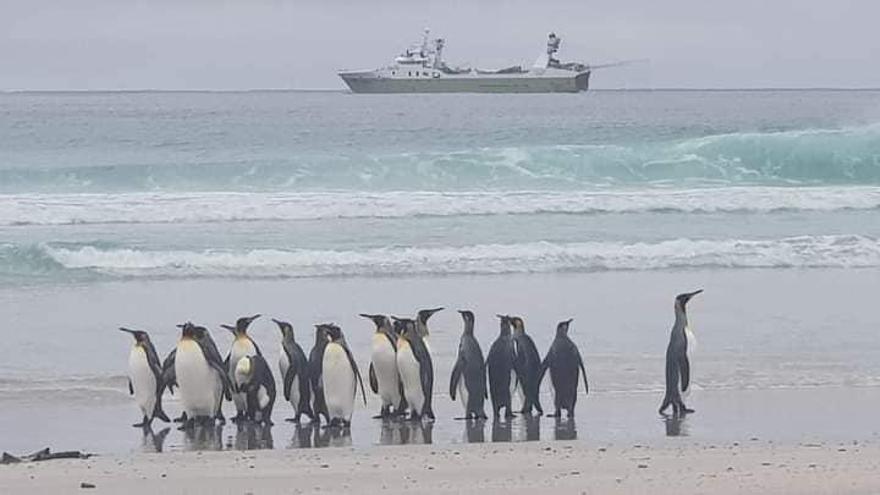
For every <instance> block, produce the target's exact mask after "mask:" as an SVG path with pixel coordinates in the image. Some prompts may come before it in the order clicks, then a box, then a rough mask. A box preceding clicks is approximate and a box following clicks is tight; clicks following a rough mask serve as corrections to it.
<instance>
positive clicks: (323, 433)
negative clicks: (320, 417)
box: [311, 425, 351, 448]
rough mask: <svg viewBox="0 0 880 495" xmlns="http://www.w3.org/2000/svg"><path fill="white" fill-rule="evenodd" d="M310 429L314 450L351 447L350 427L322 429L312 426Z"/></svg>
mask: <svg viewBox="0 0 880 495" xmlns="http://www.w3.org/2000/svg"><path fill="white" fill-rule="evenodd" d="M311 428H312V446H314V447H315V448H320V447H350V446H351V428H350V427H333V428H322V427H321V426H319V425H314V426H311Z"/></svg>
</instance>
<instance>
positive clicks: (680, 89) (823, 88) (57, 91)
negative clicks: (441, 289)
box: [0, 86, 880, 94]
mask: <svg viewBox="0 0 880 495" xmlns="http://www.w3.org/2000/svg"><path fill="white" fill-rule="evenodd" d="M629 91H631V92H651V91H658V92H664V91H668V92H761V91H840V92H844V91H853V92H858V91H865V92H871V91H880V87H870V86H866V87H838V86H815V87H810V86H803V87H799V86H767V87H742V88H737V87H718V88H712V87H708V88H687V87H675V86H669V87H635V88H591V89H589V90H587V91H584V93H589V92H629ZM52 93H55V94H63V93H68V94H70V93H74V94H80V93H129V94H132V93H348V94H354V93H352V92H351V90H349V89H346V88H200V89H185V88H133V89H112V88H105V89H0V94H52ZM413 94H415V93H413ZM438 94H439V93H438ZM449 94H455V93H449ZM458 94H477V93H458ZM548 94H549V93H548Z"/></svg>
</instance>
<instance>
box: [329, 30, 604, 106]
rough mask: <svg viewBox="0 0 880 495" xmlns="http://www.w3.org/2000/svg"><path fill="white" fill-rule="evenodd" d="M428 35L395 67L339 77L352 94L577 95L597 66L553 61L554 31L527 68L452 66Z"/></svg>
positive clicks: (556, 45) (440, 44)
mask: <svg viewBox="0 0 880 495" xmlns="http://www.w3.org/2000/svg"><path fill="white" fill-rule="evenodd" d="M429 35H430V31H429V30H427V29H426V30H425V34H424V37H423V39H422V43H421V44H420V45H416V46H413V47H410V48H408V49H407V50H406V51H404V52H403V53H401V54H400V55H399V56H398V57H397V58H395V59H394V64H393V65H389V66H387V67H382V68H380V69H375V70H355V71H347V70H344V71H340V72H339V77H341V78H342V80H343V81H345V84H347V85H348V87H349V88H351V91H352V92H354V93H576V92H578V91H586V90H587V88H589V86H590V73H591V71H592V70H593V69H595V68H598V67H590V66H589V65H585V64H582V63H577V62H565V63H563V62H560V61H559V60H558V59H556V58H555V55H556V52H558V51H559V45H560V43H561V42H562V38H560V37H558V36H556V34H555V33H550V35H549V38H548V40H547V50H546V51H544V52H541V54H540V55H539V56H538V58H537V60H535V63H534V65H532V67H529V68H524V67H522V66H521V65H514V66H511V67H506V68H503V69H497V70H480V69H472V68H468V67H464V68H462V67H450V66H448V65H447V64H446V62H445V61H444V60H443V47H444V46H445V44H446V41H445V40H444V39H443V38H436V39H433V40H431V39H430V37H429ZM609 65H610V64H609ZM614 65H616V64H614Z"/></svg>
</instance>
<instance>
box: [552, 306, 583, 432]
mask: <svg viewBox="0 0 880 495" xmlns="http://www.w3.org/2000/svg"><path fill="white" fill-rule="evenodd" d="M571 322H572V320H566V321H561V322H559V324H558V325H557V326H556V338H554V339H553V343H552V344H551V345H550V349H549V350H548V351H547V357H545V358H544V362H543V363H541V379H540V380H543V379H544V373H546V372H547V370H548V369H549V370H550V382H551V384H552V385H553V405H554V406H555V407H556V411H555V412H554V413H553V414H552V415H551V416H550V417H554V418H558V417H559V416H560V415H561V414H562V410H563V409H564V410H565V411H566V412H567V413H568V417H569V418H573V417H574V406H575V404H577V389H578V378H579V377H578V372H580V373H581V374H582V375H583V376H584V393H585V394H589V393H590V385H589V383H588V382H587V371H586V370H585V369H584V360H583V358H582V357H581V353H580V351H579V350H578V348H577V345H576V344H575V343H574V342H573V341H572V340H571V338H569V336H568V329H569V326H570V325H571Z"/></svg>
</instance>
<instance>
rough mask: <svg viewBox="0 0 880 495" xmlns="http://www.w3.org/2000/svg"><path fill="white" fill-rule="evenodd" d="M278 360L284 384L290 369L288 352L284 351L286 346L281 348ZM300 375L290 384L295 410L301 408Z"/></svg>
mask: <svg viewBox="0 0 880 495" xmlns="http://www.w3.org/2000/svg"><path fill="white" fill-rule="evenodd" d="M279 356H280V357H279V358H278V369H279V370H281V382H282V384H283V383H284V377H285V376H287V370H288V369H290V359H289V358H288V357H287V352H286V351H285V350H284V346H283V345H282V346H281V354H280V355H279ZM299 397H300V395H299V375H297V376H295V377H293V381H291V383H290V403H291V404H292V405H293V408H294V410H297V411H298V410H299V409H297V408H298V407H299Z"/></svg>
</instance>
